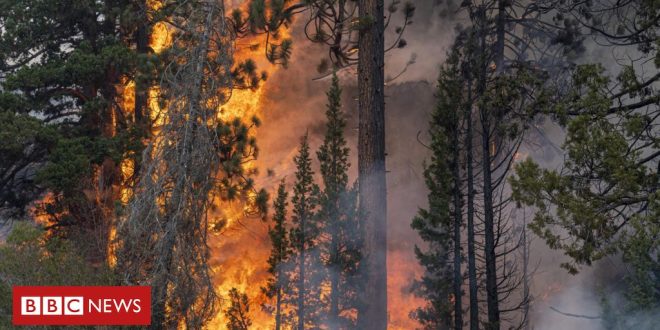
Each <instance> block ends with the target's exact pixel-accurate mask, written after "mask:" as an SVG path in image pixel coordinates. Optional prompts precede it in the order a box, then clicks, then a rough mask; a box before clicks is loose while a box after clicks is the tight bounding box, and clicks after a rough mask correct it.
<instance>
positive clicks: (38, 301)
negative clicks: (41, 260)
mask: <svg viewBox="0 0 660 330" xmlns="http://www.w3.org/2000/svg"><path fill="white" fill-rule="evenodd" d="M12 296H13V297H12V298H13V313H12V314H13V317H12V322H13V324H14V325H149V324H150V322H151V288H150V287H148V286H15V287H13V292H12Z"/></svg>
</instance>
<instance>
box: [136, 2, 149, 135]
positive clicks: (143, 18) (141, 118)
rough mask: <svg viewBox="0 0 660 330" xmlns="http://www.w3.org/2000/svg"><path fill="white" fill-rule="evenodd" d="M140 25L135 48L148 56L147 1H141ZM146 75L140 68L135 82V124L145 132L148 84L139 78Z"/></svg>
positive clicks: (139, 52)
mask: <svg viewBox="0 0 660 330" xmlns="http://www.w3.org/2000/svg"><path fill="white" fill-rule="evenodd" d="M138 10H139V12H138V16H139V17H140V18H139V21H140V22H139V23H138V26H137V29H136V31H135V48H136V51H137V53H138V56H141V55H146V54H147V53H148V52H149V26H148V24H149V23H148V22H147V1H146V0H142V1H140V4H139V8H138ZM142 74H144V73H143V72H142V71H141V68H140V67H138V72H137V74H136V78H137V79H136V80H135V105H134V108H135V110H134V111H135V123H136V124H137V126H138V128H139V129H141V130H144V129H146V128H147V123H146V122H145V119H148V118H149V117H148V113H146V112H147V110H148V109H147V89H148V84H146V83H145V82H144V79H139V76H140V75H142Z"/></svg>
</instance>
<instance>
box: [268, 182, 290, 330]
mask: <svg viewBox="0 0 660 330" xmlns="http://www.w3.org/2000/svg"><path fill="white" fill-rule="evenodd" d="M287 195H288V194H287V192H286V185H285V182H284V180H282V182H281V183H280V185H279V187H278V188H277V198H276V199H275V201H274V202H273V208H274V209H275V215H273V222H274V223H275V224H274V227H273V228H271V229H270V230H269V231H268V235H269V236H270V242H271V244H272V249H271V255H270V257H269V258H268V272H269V273H270V274H271V278H270V279H269V280H268V284H267V286H266V288H264V291H265V292H266V295H267V296H268V297H269V298H271V299H272V298H275V330H280V329H281V327H282V325H283V319H282V317H283V314H284V311H283V307H284V306H283V304H284V301H283V298H284V297H283V296H284V295H285V294H288V293H289V285H290V283H289V281H288V277H287V275H286V272H285V271H286V270H285V267H286V266H287V262H289V258H290V256H291V245H290V242H289V238H288V236H287V228H286V226H287V224H286V222H287V218H286V207H287V204H288V203H287Z"/></svg>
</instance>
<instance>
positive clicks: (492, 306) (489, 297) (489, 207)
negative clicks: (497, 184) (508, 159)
mask: <svg viewBox="0 0 660 330" xmlns="http://www.w3.org/2000/svg"><path fill="white" fill-rule="evenodd" d="M489 120H490V118H489V114H488V113H487V109H481V129H482V132H481V137H482V138H481V143H482V146H481V153H482V162H483V163H482V165H483V176H484V182H483V189H484V235H485V246H484V255H485V258H486V302H487V305H488V329H499V323H500V310H499V299H498V296H497V269H496V260H495V257H496V256H495V228H494V224H493V219H494V214H493V187H492V182H491V166H490V162H491V155H490V143H491V139H490V122H489Z"/></svg>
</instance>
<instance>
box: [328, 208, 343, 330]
mask: <svg viewBox="0 0 660 330" xmlns="http://www.w3.org/2000/svg"><path fill="white" fill-rule="evenodd" d="M335 210H336V208H335V207H334V205H333V209H332V211H335ZM332 213H334V214H331V215H330V221H331V228H332V237H331V243H330V258H331V259H330V260H331V267H330V325H329V328H330V329H339V273H340V272H341V267H340V265H339V244H338V241H339V237H338V236H339V229H338V225H339V224H338V222H339V217H338V215H337V214H336V213H337V212H332Z"/></svg>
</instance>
